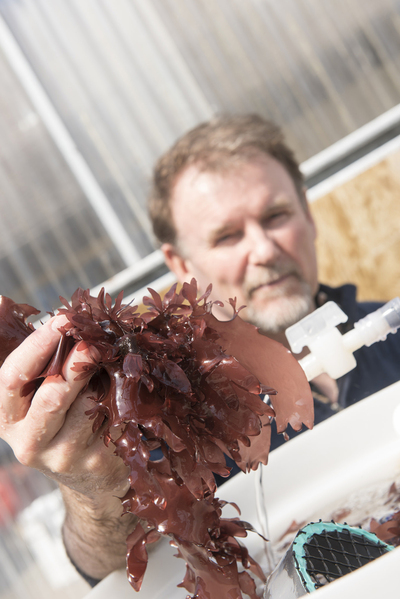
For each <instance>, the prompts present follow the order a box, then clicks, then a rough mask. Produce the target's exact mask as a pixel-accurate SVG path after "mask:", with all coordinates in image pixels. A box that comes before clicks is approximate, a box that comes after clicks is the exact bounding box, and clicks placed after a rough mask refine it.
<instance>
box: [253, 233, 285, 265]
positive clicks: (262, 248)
mask: <svg viewBox="0 0 400 599" xmlns="http://www.w3.org/2000/svg"><path fill="white" fill-rule="evenodd" d="M248 247H249V263H250V264H253V265H267V264H272V263H274V262H275V260H276V259H277V258H278V256H279V254H280V251H279V246H278V245H277V243H276V242H275V240H274V237H273V235H271V234H270V232H268V231H266V230H265V229H263V227H262V226H255V227H251V228H250V229H249V231H248Z"/></svg>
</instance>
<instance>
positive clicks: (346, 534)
mask: <svg viewBox="0 0 400 599" xmlns="http://www.w3.org/2000/svg"><path fill="white" fill-rule="evenodd" d="M303 547H304V552H305V556H306V568H307V572H308V574H309V575H310V577H311V579H312V580H313V581H314V584H315V587H316V588H319V587H321V586H323V585H325V584H327V583H328V582H332V580H335V579H336V578H340V577H341V576H344V575H345V574H348V573H349V572H352V571H353V570H357V568H360V567H361V566H364V565H365V564H367V563H368V562H371V561H372V560H374V559H376V558H377V557H379V556H381V555H383V554H384V553H386V552H387V548H386V547H385V545H383V544H380V543H379V540H378V539H377V541H376V543H374V542H373V541H371V540H370V539H368V538H366V537H364V536H363V535H361V534H360V535H358V534H354V533H351V532H350V531H348V530H334V531H323V532H322V533H319V534H314V535H313V536H312V537H310V539H309V540H308V541H306V542H305V543H304V545H303Z"/></svg>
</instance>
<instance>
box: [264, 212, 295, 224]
mask: <svg viewBox="0 0 400 599" xmlns="http://www.w3.org/2000/svg"><path fill="white" fill-rule="evenodd" d="M288 217H289V213H288V211H287V210H280V211H279V212H274V213H273V214H269V215H268V217H266V218H265V219H264V223H265V225H266V226H268V225H275V224H278V223H280V222H281V221H283V220H286V219H287V218H288Z"/></svg>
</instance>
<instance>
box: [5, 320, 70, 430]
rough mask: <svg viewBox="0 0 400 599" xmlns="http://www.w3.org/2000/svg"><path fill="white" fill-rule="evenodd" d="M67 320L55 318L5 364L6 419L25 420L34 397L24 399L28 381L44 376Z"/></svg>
mask: <svg viewBox="0 0 400 599" xmlns="http://www.w3.org/2000/svg"><path fill="white" fill-rule="evenodd" d="M63 324H65V317H56V318H52V319H51V320H50V321H48V322H47V323H46V324H44V325H42V326H41V327H40V328H39V329H37V330H36V331H34V332H33V333H32V334H31V335H29V336H28V337H27V338H26V339H25V340H24V341H23V343H21V345H20V346H19V347H17V348H16V349H15V350H14V351H13V352H12V353H11V354H10V355H9V356H8V357H7V358H6V360H5V361H4V364H3V366H2V367H1V369H0V407H1V410H2V412H3V415H4V417H3V419H4V418H5V419H6V420H8V421H10V422H17V421H19V420H21V419H22V418H24V416H25V414H26V412H27V410H28V407H29V400H30V397H21V389H22V387H23V386H24V385H25V383H27V381H30V380H33V379H35V378H36V377H37V376H39V375H40V374H41V372H43V369H44V368H45V366H46V364H47V363H48V361H49V360H50V358H51V357H52V355H53V353H54V351H55V350H56V348H57V344H58V342H59V339H60V336H61V333H60V332H59V330H58V329H59V328H60V327H61V326H62V325H63Z"/></svg>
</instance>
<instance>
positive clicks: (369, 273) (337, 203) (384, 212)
mask: <svg viewBox="0 0 400 599" xmlns="http://www.w3.org/2000/svg"><path fill="white" fill-rule="evenodd" d="M311 211H312V213H313V216H314V218H315V221H316V224H317V229H318V238H317V251H318V263H319V269H320V281H321V282H323V283H328V284H330V285H340V284H342V283H347V282H353V283H355V284H356V285H357V286H358V299H360V300H368V299H371V300H382V301H387V300H390V299H392V298H393V297H396V296H400V151H396V152H395V153H393V154H391V155H390V156H389V157H387V158H385V159H384V160H383V161H382V162H380V163H379V164H377V165H375V166H373V167H371V168H370V169H369V170H367V171H365V172H363V173H362V174H360V175H358V176H357V177H355V178H354V179H352V180H350V181H348V182H347V183H345V184H343V185H341V186H340V187H337V188H335V189H334V190H333V191H332V192H330V193H328V194H327V195H326V196H324V197H322V198H320V199H318V200H316V201H315V202H313V203H312V204H311Z"/></svg>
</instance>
